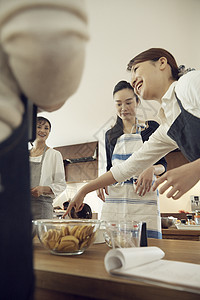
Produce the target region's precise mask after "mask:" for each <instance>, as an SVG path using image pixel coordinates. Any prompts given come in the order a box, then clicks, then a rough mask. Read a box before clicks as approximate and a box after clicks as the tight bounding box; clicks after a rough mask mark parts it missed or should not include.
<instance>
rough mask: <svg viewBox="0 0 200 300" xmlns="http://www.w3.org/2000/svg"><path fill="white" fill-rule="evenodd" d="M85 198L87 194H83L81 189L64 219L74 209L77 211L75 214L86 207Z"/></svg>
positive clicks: (71, 202)
mask: <svg viewBox="0 0 200 300" xmlns="http://www.w3.org/2000/svg"><path fill="white" fill-rule="evenodd" d="M84 198H85V193H83V192H82V190H81V189H80V190H79V191H78V192H77V193H76V195H75V196H74V198H73V199H72V200H71V201H70V202H69V205H68V208H67V210H66V212H65V213H64V215H63V216H62V217H63V218H64V217H65V216H66V215H68V213H69V212H70V211H71V209H72V208H73V207H74V209H75V212H78V211H80V210H81V209H82V208H83V206H84V204H83V200H84Z"/></svg>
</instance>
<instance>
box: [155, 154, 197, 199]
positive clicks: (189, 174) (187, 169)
mask: <svg viewBox="0 0 200 300" xmlns="http://www.w3.org/2000/svg"><path fill="white" fill-rule="evenodd" d="M199 179H200V159H198V160H196V161H194V162H191V163H187V164H185V165H183V166H181V167H178V168H175V169H173V170H170V171H168V172H166V173H165V174H164V175H162V176H161V177H160V178H159V179H157V180H156V182H155V183H154V185H153V190H154V191H155V190H156V189H157V187H158V186H159V185H160V184H161V183H163V182H164V181H166V183H164V184H163V186H162V187H161V188H160V189H159V193H160V194H163V193H164V192H165V191H166V190H167V189H169V188H170V187H171V190H170V191H169V192H168V193H167V195H166V196H167V198H170V197H172V198H173V199H174V200H177V199H179V198H180V197H181V196H182V195H184V194H185V193H186V192H187V191H189V190H190V189H191V188H192V187H193V186H194V185H195V184H196V183H197V182H198V181H199Z"/></svg>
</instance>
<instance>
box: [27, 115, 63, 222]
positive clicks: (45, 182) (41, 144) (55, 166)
mask: <svg viewBox="0 0 200 300" xmlns="http://www.w3.org/2000/svg"><path fill="white" fill-rule="evenodd" d="M50 131H51V123H50V122H49V120H48V119H46V118H44V117H38V118H37V130H36V140H35V141H34V144H33V147H32V149H31V150H30V159H29V160H30V168H31V206H32V218H33V219H34V220H35V219H51V218H53V206H52V202H53V199H54V198H55V197H56V196H58V195H59V194H60V193H61V192H63V191H64V190H65V188H66V182H65V172H64V165H63V160H62V155H61V154H60V152H59V151H57V150H55V149H52V148H49V147H48V146H47V144H46V140H47V138H48V136H49V133H50Z"/></svg>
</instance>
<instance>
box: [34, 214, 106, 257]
mask: <svg viewBox="0 0 200 300" xmlns="http://www.w3.org/2000/svg"><path fill="white" fill-rule="evenodd" d="M33 223H34V225H36V231H37V235H38V238H39V240H40V242H41V244H42V245H43V246H44V247H45V248H46V249H48V250H49V251H50V252H51V253H52V254H56V255H78V254H82V253H83V252H84V251H85V250H86V249H87V248H88V247H89V246H91V245H92V244H93V242H94V241H95V238H96V234H97V231H98V229H99V227H100V224H101V221H100V220H85V219H84V220H82V219H78V220H77V219H76V220H75V219H74V220H64V219H51V220H48V219H45V220H35V221H33Z"/></svg>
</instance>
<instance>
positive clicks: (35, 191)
mask: <svg viewBox="0 0 200 300" xmlns="http://www.w3.org/2000/svg"><path fill="white" fill-rule="evenodd" d="M42 193H43V187H42V186H36V187H34V188H32V189H31V195H32V196H33V197H35V198H38V197H40V196H41V195H42Z"/></svg>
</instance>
